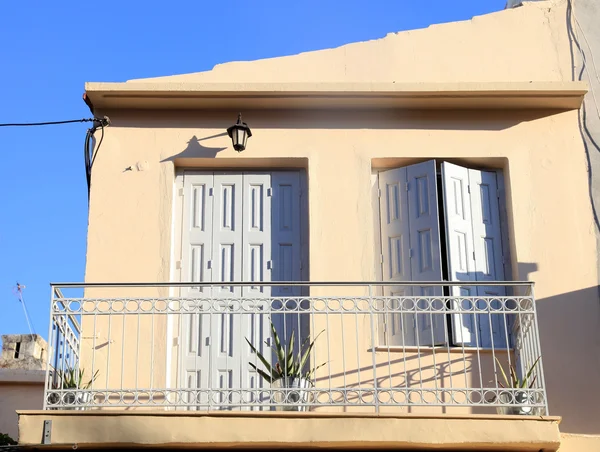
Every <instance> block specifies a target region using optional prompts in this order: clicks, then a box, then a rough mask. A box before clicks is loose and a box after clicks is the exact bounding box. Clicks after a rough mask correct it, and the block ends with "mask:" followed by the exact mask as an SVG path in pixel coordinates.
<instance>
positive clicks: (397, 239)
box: [379, 160, 445, 345]
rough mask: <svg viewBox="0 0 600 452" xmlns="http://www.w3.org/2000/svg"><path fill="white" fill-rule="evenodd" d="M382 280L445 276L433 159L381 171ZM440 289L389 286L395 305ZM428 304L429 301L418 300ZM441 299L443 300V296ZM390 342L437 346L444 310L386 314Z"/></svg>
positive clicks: (442, 339) (442, 338)
mask: <svg viewBox="0 0 600 452" xmlns="http://www.w3.org/2000/svg"><path fill="white" fill-rule="evenodd" d="M379 190H380V191H381V197H380V201H379V206H380V217H381V244H382V274H383V281H386V282H388V281H389V282H393V281H407V282H408V281H441V279H442V270H441V257H440V238H439V218H438V207H437V183H436V176H435V161H433V160H432V161H428V162H424V163H420V164H417V165H412V166H409V167H406V168H397V169H393V170H389V171H382V172H380V173H379ZM441 294H442V292H441V289H438V288H431V287H418V286H416V287H414V288H412V290H411V288H407V287H402V286H392V285H390V286H386V287H385V288H384V295H386V296H393V297H398V298H394V299H392V301H391V303H392V305H391V306H390V307H391V308H392V309H394V308H396V307H398V306H399V304H400V303H405V304H406V303H407V300H403V299H402V297H405V296H411V295H414V296H420V295H423V296H434V295H441ZM417 302H418V303H419V305H420V306H422V307H425V306H426V300H421V301H417ZM440 303H441V301H440ZM384 322H385V323H384V325H385V326H384V328H385V332H384V335H385V338H386V343H389V344H390V345H434V344H441V343H444V342H445V331H444V319H443V316H442V315H439V316H436V315H428V314H418V315H417V316H414V315H402V316H399V315H395V314H391V315H389V316H386V318H385V320H384Z"/></svg>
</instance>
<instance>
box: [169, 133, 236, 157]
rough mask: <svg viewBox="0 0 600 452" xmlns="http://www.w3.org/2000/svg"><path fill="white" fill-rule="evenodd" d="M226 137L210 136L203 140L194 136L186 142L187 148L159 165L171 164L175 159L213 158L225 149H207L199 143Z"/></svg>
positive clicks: (222, 134) (220, 135)
mask: <svg viewBox="0 0 600 452" xmlns="http://www.w3.org/2000/svg"><path fill="white" fill-rule="evenodd" d="M226 135H227V133H220V134H218V135H212V136H210V137H203V138H198V137H197V136H196V135H194V136H193V137H192V138H190V141H188V142H187V147H186V148H185V149H184V150H183V151H181V152H180V153H179V154H175V155H172V156H171V157H168V158H166V159H164V160H161V163H164V162H172V161H175V159H183V158H215V157H216V156H217V154H218V153H219V152H221V151H224V150H225V149H227V148H225V147H216V148H209V147H206V146H203V145H202V144H200V141H204V140H209V139H211V138H218V137H222V136H226Z"/></svg>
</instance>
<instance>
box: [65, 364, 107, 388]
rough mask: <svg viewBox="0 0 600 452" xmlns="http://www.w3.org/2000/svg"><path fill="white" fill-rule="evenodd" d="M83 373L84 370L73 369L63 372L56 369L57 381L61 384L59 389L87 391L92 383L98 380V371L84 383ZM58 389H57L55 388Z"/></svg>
mask: <svg viewBox="0 0 600 452" xmlns="http://www.w3.org/2000/svg"><path fill="white" fill-rule="evenodd" d="M84 373H85V370H84V369H80V370H77V369H74V368H67V369H65V370H61V369H58V370H57V371H56V374H57V375H58V379H59V381H60V382H61V383H60V384H59V387H60V388H61V389H74V388H78V389H89V388H90V386H92V383H93V382H94V381H95V380H96V378H98V371H96V372H95V373H94V375H92V378H90V380H89V381H87V382H84V380H83V375H84ZM56 389H59V388H56Z"/></svg>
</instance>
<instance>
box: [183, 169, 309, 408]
mask: <svg viewBox="0 0 600 452" xmlns="http://www.w3.org/2000/svg"><path fill="white" fill-rule="evenodd" d="M299 181H300V175H299V173H298V172H289V173H283V172H281V173H271V174H269V173H265V174H251V173H248V174H246V173H244V174H242V173H214V174H213V173H210V174H194V173H186V174H185V176H184V209H183V230H182V275H183V277H184V278H185V279H186V280H190V281H204V282H216V283H222V284H218V285H217V286H215V287H213V288H212V290H210V289H208V288H206V289H202V288H192V289H191V290H186V291H183V293H182V294H183V295H184V297H187V298H189V299H190V300H189V301H184V303H188V304H189V305H190V306H194V304H198V302H200V303H208V302H211V300H214V301H215V302H216V306H217V308H218V311H217V312H213V313H211V314H205V315H202V314H191V315H185V316H182V325H181V338H182V340H181V341H180V343H185V344H182V347H181V360H182V370H181V378H180V385H181V386H182V387H184V388H189V389H196V388H203V389H208V388H212V389H222V390H225V391H227V390H228V389H232V388H233V389H236V388H259V387H261V386H262V385H264V381H262V379H261V378H258V375H257V373H256V372H255V371H253V370H252V369H251V368H250V366H249V362H253V363H255V364H257V365H258V364H259V362H258V359H257V357H256V355H254V354H252V353H251V350H250V347H249V346H248V344H247V343H246V338H248V340H250V341H251V342H252V343H253V344H254V345H255V346H256V348H257V349H258V350H259V351H261V353H263V354H264V356H265V357H266V358H267V359H269V358H270V356H271V354H270V353H269V350H268V349H269V347H268V346H267V345H266V344H265V341H268V340H269V339H270V320H271V316H270V315H269V314H268V313H267V314H261V313H260V311H261V310H262V309H267V308H268V307H269V303H270V300H269V297H271V296H275V294H274V293H273V292H275V291H272V290H271V288H270V287H269V286H264V285H260V284H258V283H259V282H261V281H262V282H270V281H272V280H274V281H280V280H285V281H288V280H289V281H300V280H301V274H300V268H301V266H300V246H301V244H300V227H301V221H300V200H299V199H300V187H299V185H300V182H299ZM274 205H275V206H277V207H276V208H274V207H273V206H274ZM231 281H246V282H254V281H256V282H257V284H256V285H251V286H246V287H244V288H243V289H242V288H241V287H235V286H231V285H227V283H228V282H231ZM277 290H278V291H279V292H280V294H281V295H284V296H293V295H295V294H296V293H295V292H296V291H297V289H296V288H292V287H283V288H281V289H277ZM199 299H200V301H199ZM287 320H288V321H287V322H283V316H281V319H274V323H275V324H276V326H278V328H281V329H280V331H284V328H286V327H289V328H292V327H296V328H297V325H298V324H299V323H300V321H299V319H298V316H294V322H292V316H289V319H287ZM288 331H291V330H289V329H288ZM259 367H260V366H259ZM239 402H240V394H239V392H238V391H235V390H234V391H231V392H230V393H226V392H225V393H222V395H221V399H220V400H216V399H214V400H213V403H212V405H213V407H214V406H215V405H216V406H217V407H218V405H219V404H236V403H239ZM197 403H198V408H200V409H204V408H206V407H207V405H208V398H207V396H205V395H202V394H201V395H200V397H199V398H198V399H197Z"/></svg>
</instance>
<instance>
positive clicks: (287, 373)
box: [246, 322, 326, 383]
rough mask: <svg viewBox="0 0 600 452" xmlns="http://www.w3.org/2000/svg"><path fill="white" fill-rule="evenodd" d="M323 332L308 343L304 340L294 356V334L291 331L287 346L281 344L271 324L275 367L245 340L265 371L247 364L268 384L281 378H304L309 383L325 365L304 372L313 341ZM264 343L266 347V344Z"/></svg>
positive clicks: (252, 364) (307, 340) (307, 339)
mask: <svg viewBox="0 0 600 452" xmlns="http://www.w3.org/2000/svg"><path fill="white" fill-rule="evenodd" d="M323 331H325V330H323ZM323 331H321V332H320V333H319V334H317V336H316V337H315V338H314V339H313V341H312V342H310V343H309V339H310V338H306V340H305V341H304V342H303V343H302V345H301V346H300V350H299V351H298V354H297V355H296V354H294V345H295V332H294V331H292V334H291V335H290V339H289V341H288V343H287V344H282V343H281V339H280V338H279V335H278V334H277V330H276V329H275V325H273V322H271V335H272V336H273V343H274V345H273V346H272V349H273V351H274V352H275V355H276V357H277V362H276V363H275V365H271V363H270V362H269V361H270V360H268V359H267V358H265V356H264V355H263V354H262V353H260V352H259V351H258V350H257V349H256V347H255V346H254V345H252V343H251V342H250V341H249V340H248V338H246V342H248V345H249V346H250V348H251V349H252V351H253V352H254V353H256V356H258V359H259V360H260V361H261V362H262V363H263V365H264V367H265V369H264V370H263V369H259V368H258V367H257V366H256V365H255V364H254V363H249V364H250V366H251V367H252V368H253V369H254V370H256V371H257V372H258V373H259V375H260V376H261V377H263V378H264V379H265V380H267V381H268V382H270V383H272V382H274V381H275V380H279V379H281V378H304V379H306V380H309V381H310V380H311V378H312V376H313V375H314V373H315V372H316V371H317V369H319V368H321V367H323V366H324V365H325V364H326V363H322V364H320V365H318V366H316V367H313V368H311V369H308V370H305V368H306V364H307V363H308V362H309V358H310V352H311V351H312V349H313V347H314V345H315V341H316V340H317V339H318V338H319V336H320V335H321V334H322V333H323ZM265 343H266V344H267V345H268V343H267V342H265Z"/></svg>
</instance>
